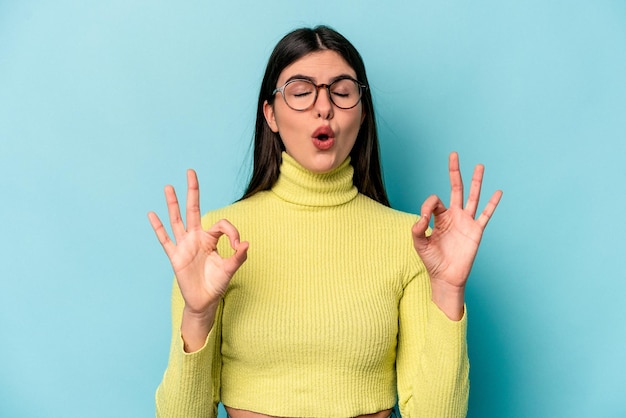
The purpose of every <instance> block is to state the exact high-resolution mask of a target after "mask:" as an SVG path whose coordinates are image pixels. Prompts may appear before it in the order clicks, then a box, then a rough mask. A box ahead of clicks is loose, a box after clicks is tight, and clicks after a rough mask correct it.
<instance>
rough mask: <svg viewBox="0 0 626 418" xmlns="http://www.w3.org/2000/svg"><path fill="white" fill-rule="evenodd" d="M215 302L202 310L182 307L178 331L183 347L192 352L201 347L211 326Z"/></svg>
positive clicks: (215, 306) (215, 308) (215, 307)
mask: <svg viewBox="0 0 626 418" xmlns="http://www.w3.org/2000/svg"><path fill="white" fill-rule="evenodd" d="M216 310H217V303H215V304H212V305H210V306H209V309H207V310H206V311H204V312H196V311H192V310H190V309H188V308H187V307H186V306H185V307H184V308H183V317H182V322H181V325H180V333H181V336H182V339H183V349H184V351H185V352H187V353H192V352H194V351H198V350H199V349H201V348H202V347H203V346H204V344H205V342H206V339H207V336H208V335H209V332H211V329H212V328H213V321H214V320H215V312H216Z"/></svg>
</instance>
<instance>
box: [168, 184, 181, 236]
mask: <svg viewBox="0 0 626 418" xmlns="http://www.w3.org/2000/svg"><path fill="white" fill-rule="evenodd" d="M165 201H166V202H167V213H168V215H169V217H170V226H171V227H172V233H173V234H174V238H175V239H176V240H177V241H179V240H180V238H181V237H182V236H183V235H184V233H185V225H184V224H183V220H182V218H181V216H180V207H179V206H178V197H176V191H175V190H174V188H173V187H172V186H169V185H168V186H165Z"/></svg>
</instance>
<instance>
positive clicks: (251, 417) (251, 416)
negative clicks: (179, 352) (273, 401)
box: [225, 406, 391, 418]
mask: <svg viewBox="0 0 626 418" xmlns="http://www.w3.org/2000/svg"><path fill="white" fill-rule="evenodd" d="M225 408H226V412H228V416H229V417H231V418H284V417H275V416H272V415H265V414H259V413H258V412H252V411H245V410H243V409H235V408H231V407H229V406H225ZM390 415H391V409H385V410H384V411H379V412H375V413H373V414H366V415H359V416H357V417H355V418H388V417H389V416H390Z"/></svg>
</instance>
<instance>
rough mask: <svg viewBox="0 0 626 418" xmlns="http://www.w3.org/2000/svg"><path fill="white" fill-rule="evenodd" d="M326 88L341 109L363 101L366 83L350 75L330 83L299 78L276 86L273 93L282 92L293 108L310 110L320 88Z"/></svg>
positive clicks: (286, 101) (288, 104)
mask: <svg viewBox="0 0 626 418" xmlns="http://www.w3.org/2000/svg"><path fill="white" fill-rule="evenodd" d="M321 88H325V89H326V91H327V92H328V97H329V98H330V101H331V102H332V103H333V104H334V105H335V106H337V107H338V108H340V109H352V108H353V107H354V106H356V105H357V104H359V101H361V95H362V93H363V90H365V89H366V88H367V86H366V85H365V84H361V83H359V82H358V81H357V80H355V79H353V78H350V77H343V78H339V79H337V80H335V81H333V82H332V83H330V84H315V83H313V82H312V81H311V80H307V79H303V78H297V79H294V80H289V81H287V82H286V83H285V84H284V85H283V86H282V87H278V88H276V89H275V90H274V91H273V92H272V95H274V94H276V93H280V94H281V95H282V96H283V99H284V100H285V103H286V104H287V106H289V107H290V108H292V109H293V110H298V111H302V110H308V109H310V108H311V107H312V106H313V105H314V104H315V101H316V100H317V96H318V93H319V89H321Z"/></svg>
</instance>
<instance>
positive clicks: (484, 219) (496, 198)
mask: <svg viewBox="0 0 626 418" xmlns="http://www.w3.org/2000/svg"><path fill="white" fill-rule="evenodd" d="M501 198H502V190H497V191H496V192H495V193H494V194H493V195H491V198H490V199H489V202H487V205H486V206H485V209H484V210H483V212H482V213H481V214H480V216H479V217H478V219H477V220H476V221H477V222H478V224H479V225H480V226H481V227H482V228H483V229H485V227H486V226H487V223H488V222H489V220H490V219H491V215H493V213H494V212H495V210H496V207H498V203H500V199H501Z"/></svg>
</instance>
